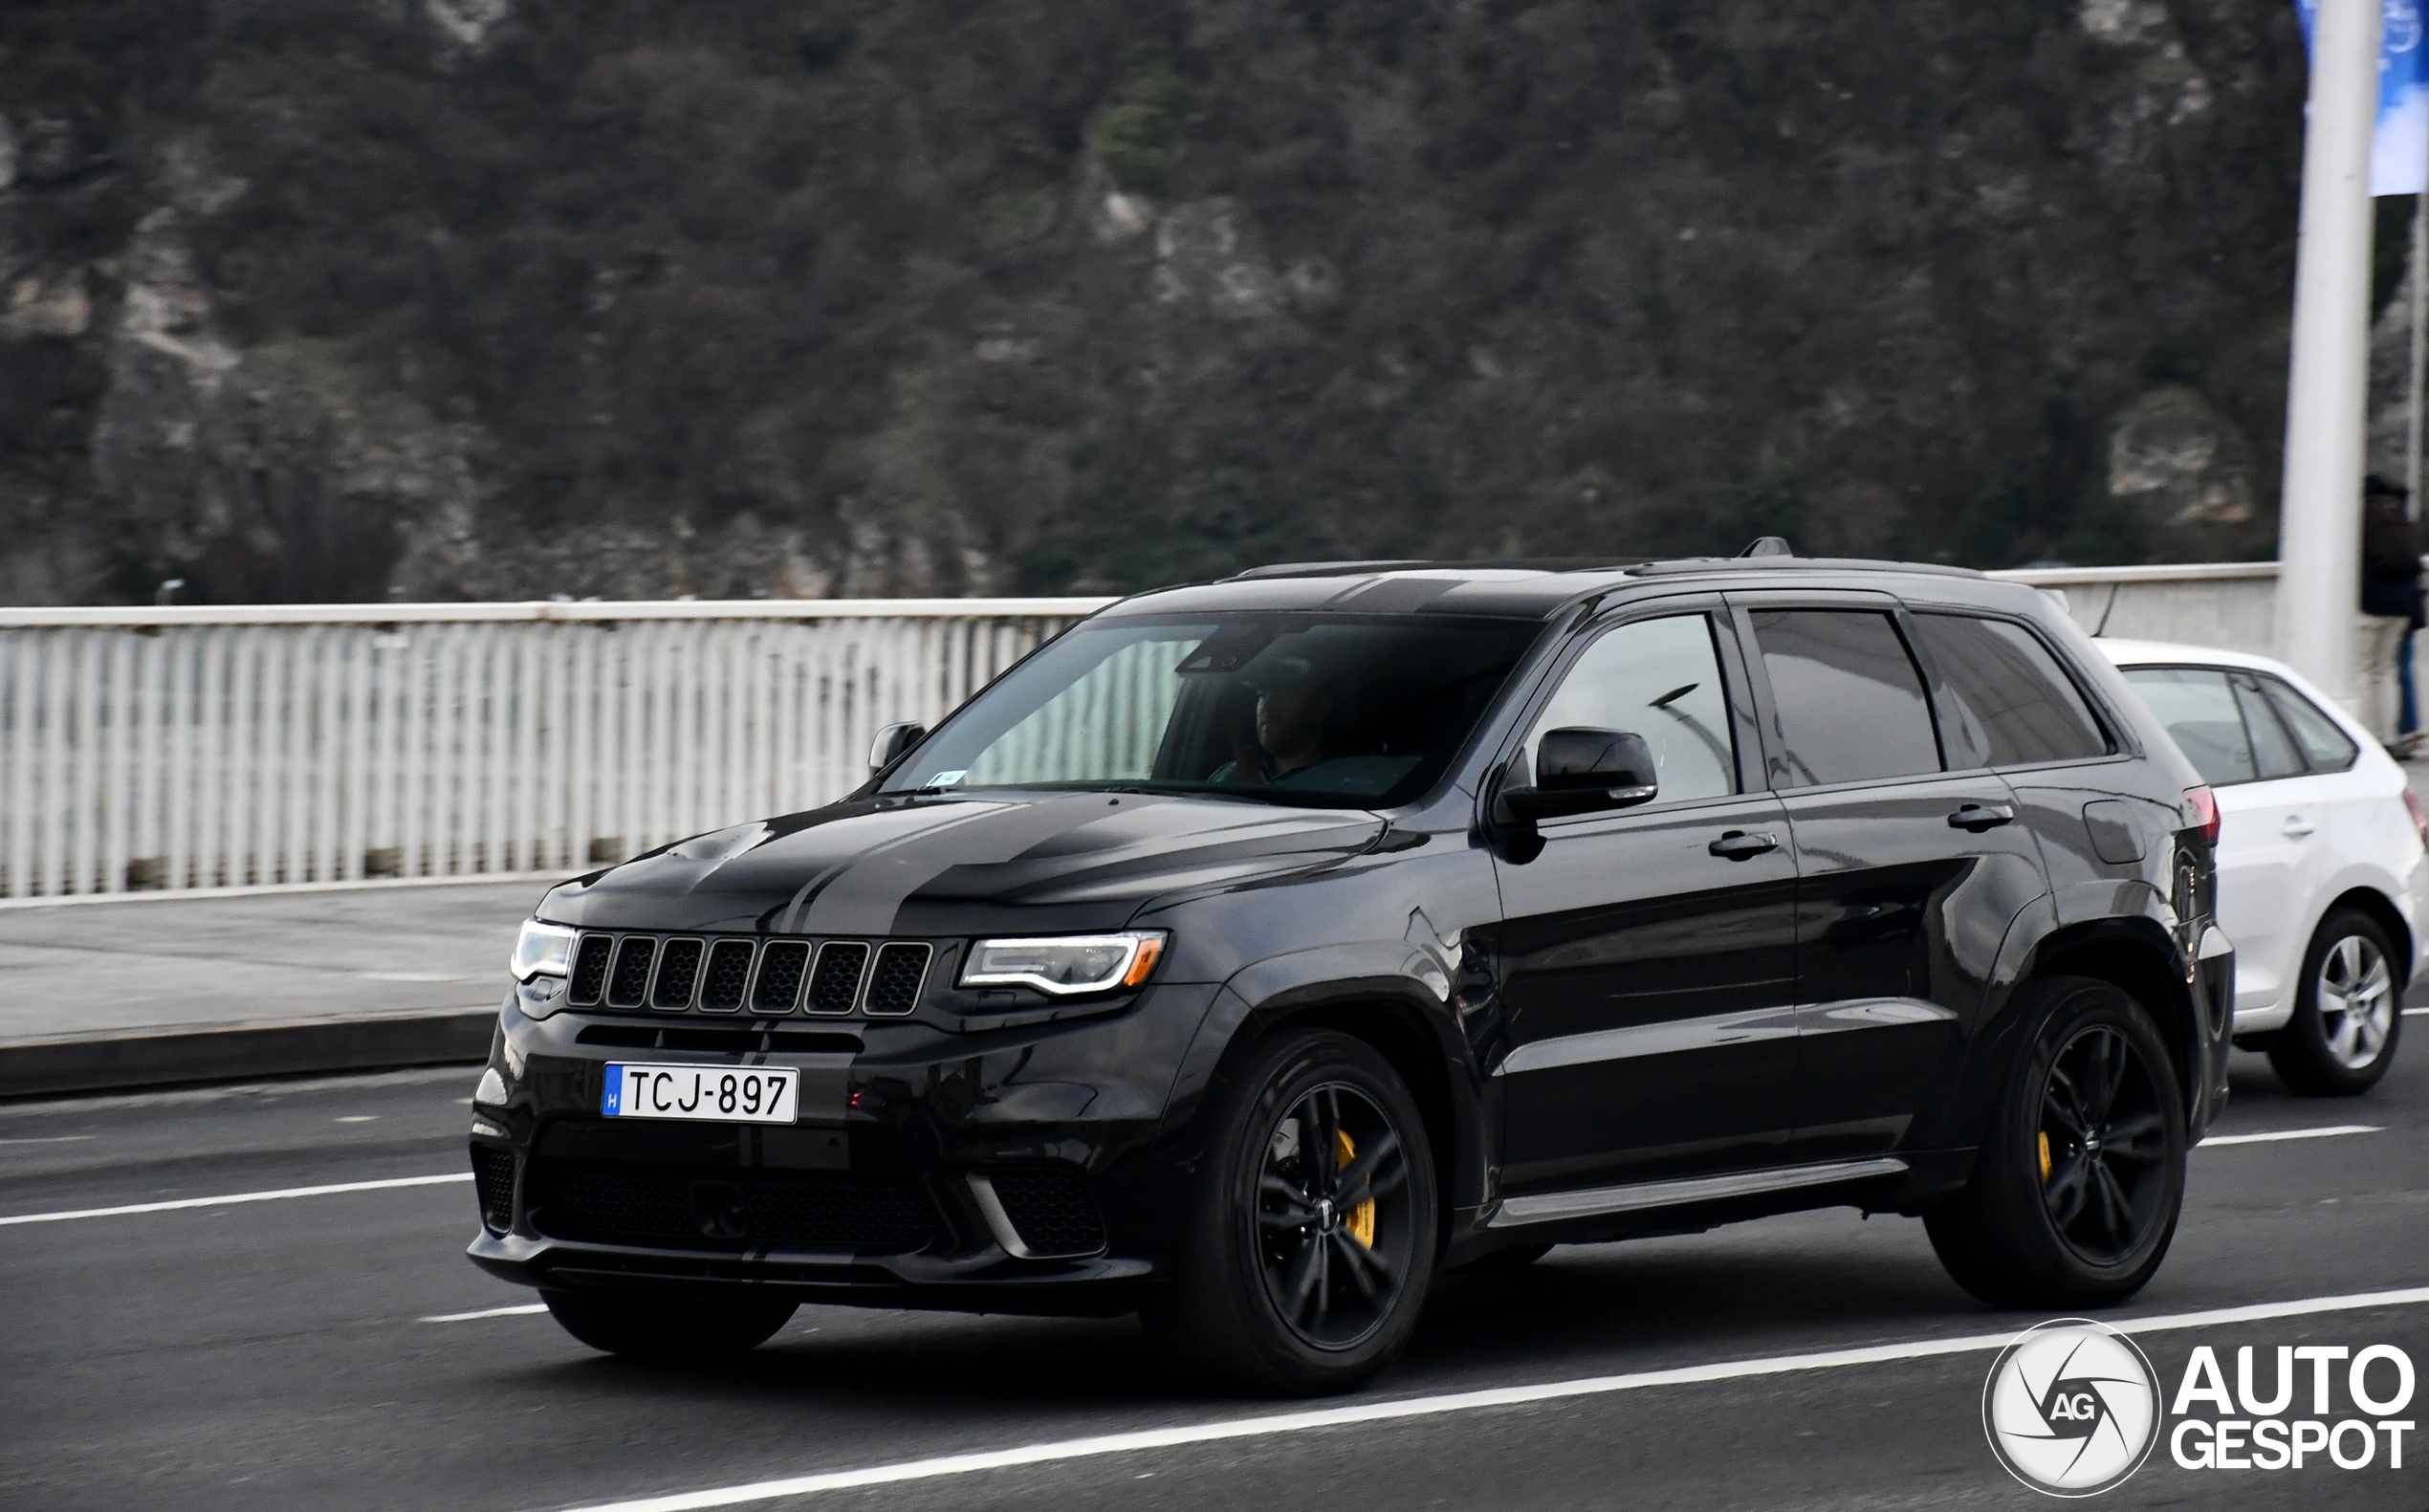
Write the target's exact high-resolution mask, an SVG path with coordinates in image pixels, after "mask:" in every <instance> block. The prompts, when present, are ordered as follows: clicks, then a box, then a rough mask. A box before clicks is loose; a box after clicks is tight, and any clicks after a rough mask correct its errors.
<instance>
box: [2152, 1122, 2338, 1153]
mask: <svg viewBox="0 0 2429 1512" xmlns="http://www.w3.org/2000/svg"><path fill="white" fill-rule="evenodd" d="M2385 1132H2386V1130H2385V1129H2381V1128H2379V1127H2378V1126H2377V1125H2376V1124H2323V1125H2322V1126H2320V1127H2319V1128H2317V1129H2270V1130H2269V1131H2268V1132H2266V1133H2265V1134H2212V1135H2211V1136H2210V1137H2209V1138H2207V1139H2205V1140H2203V1141H2201V1142H2200V1143H2199V1144H2198V1145H2196V1146H2194V1147H2193V1148H2194V1149H2196V1150H2207V1149H2209V1148H2210V1147H2211V1146H2212V1145H2265V1144H2270V1143H2273V1142H2274V1141H2277V1140H2281V1139H2332V1138H2334V1137H2335V1136H2336V1135H2338V1134H2383V1133H2385Z"/></svg>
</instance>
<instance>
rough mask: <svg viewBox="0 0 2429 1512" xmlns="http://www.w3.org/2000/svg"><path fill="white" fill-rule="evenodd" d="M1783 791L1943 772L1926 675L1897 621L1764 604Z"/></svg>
mask: <svg viewBox="0 0 2429 1512" xmlns="http://www.w3.org/2000/svg"><path fill="white" fill-rule="evenodd" d="M1749 618H1751V619H1752V621H1753V623H1754V635H1755V644H1756V645H1757V646H1760V647H1761V648H1762V667H1763V670H1764V672H1765V673H1766V674H1767V675H1768V676H1769V679H1770V682H1771V702H1772V706H1773V709H1774V711H1775V713H1776V717H1777V734H1778V736H1779V742H1780V748H1781V756H1782V759H1783V763H1784V765H1785V768H1786V770H1785V771H1784V772H1783V773H1781V774H1779V776H1778V785H1779V786H1783V787H1817V786H1821V785H1824V784H1827V783H1831V782H1863V781H1877V780H1881V779H1883V778H1900V777H1913V776H1915V775H1917V774H1919V773H1925V772H1937V771H1938V770H1939V769H1940V758H1939V742H1938V740H1937V738H1936V737H1935V736H1934V734H1933V730H1932V711H1931V705H1930V703H1929V702H1928V701H1927V700H1926V699H1925V698H1924V695H1923V678H1922V674H1921V673H1920V672H1918V671H1916V670H1915V659H1914V657H1913V656H1911V655H1909V654H1908V653H1907V649H1906V642H1905V641H1904V640H1903V639H1902V638H1900V636H1899V635H1898V633H1897V625H1896V622H1894V621H1893V620H1892V619H1891V617H1890V616H1889V615H1887V614H1882V613H1876V612H1873V611H1871V610H1861V609H1756V610H1753V611H1752V612H1751V614H1750V616H1749Z"/></svg>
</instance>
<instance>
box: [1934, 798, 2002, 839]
mask: <svg viewBox="0 0 2429 1512" xmlns="http://www.w3.org/2000/svg"><path fill="white" fill-rule="evenodd" d="M2015 821H2016V806H2015V805H2014V804H2013V803H1967V804H1965V805H1964V806H1963V807H1961V808H1959V810H1958V811H1957V812H1956V813H1954V814H1951V815H1949V816H1948V827H1949V828H1951V829H1964V830H1971V831H1973V832H1974V833H1975V834H1977V835H1979V834H1980V833H1981V832H1982V831H1983V830H1986V829H1997V828H1998V827H1999V826H2000V825H2002V824H2012V823H2014V822H2015Z"/></svg>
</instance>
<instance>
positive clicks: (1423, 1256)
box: [1146, 1030, 1439, 1396]
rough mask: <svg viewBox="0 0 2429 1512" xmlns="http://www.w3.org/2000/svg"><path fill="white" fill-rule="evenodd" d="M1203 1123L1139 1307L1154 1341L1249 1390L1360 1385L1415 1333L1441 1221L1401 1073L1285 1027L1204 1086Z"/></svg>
mask: <svg viewBox="0 0 2429 1512" xmlns="http://www.w3.org/2000/svg"><path fill="white" fill-rule="evenodd" d="M1207 1118H1208V1124H1207V1129H1208V1133H1207V1139H1208V1149H1207V1156H1206V1159H1205V1161H1204V1163H1203V1165H1202V1166H1201V1167H1200V1170H1201V1171H1202V1172H1203V1179H1202V1180H1201V1181H1200V1183H1199V1190H1198V1191H1197V1192H1196V1193H1195V1194H1193V1197H1192V1201H1191V1207H1190V1216H1189V1219H1188V1222H1187V1224H1186V1225H1185V1229H1184V1233H1183V1237H1182V1239H1181V1243H1180V1247H1179V1250H1178V1256H1179V1258H1178V1259H1177V1260H1175V1262H1174V1269H1173V1275H1172V1280H1171V1284H1170V1285H1169V1287H1168V1288H1167V1289H1166V1292H1165V1294H1164V1295H1163V1296H1162V1297H1160V1298H1159V1299H1158V1300H1157V1301H1156V1302H1155V1303H1154V1304H1151V1305H1150V1306H1149V1307H1148V1308H1147V1309H1146V1322H1147V1326H1148V1329H1149V1334H1150V1336H1151V1337H1152V1338H1153V1339H1154V1341H1155V1343H1156V1345H1157V1347H1158V1348H1159V1350H1160V1351H1161V1352H1162V1353H1163V1354H1164V1356H1165V1358H1166V1360H1167V1361H1168V1362H1169V1363H1170V1364H1171V1365H1172V1366H1174V1367H1175V1368H1177V1369H1178V1370H1182V1371H1183V1372H1185V1373H1187V1374H1189V1375H1192V1376H1194V1377H1196V1378H1198V1379H1201V1380H1205V1381H1209V1382H1211V1383H1214V1384H1216V1385H1219V1386H1224V1387H1229V1388H1233V1389H1238V1390H1245V1391H1256V1392H1263V1393H1271V1394H1282V1395H1294V1396H1307V1395H1317V1394H1322V1393H1325V1392H1332V1391H1348V1390H1350V1389H1352V1388H1354V1387H1356V1386H1358V1385H1360V1384H1362V1383H1364V1382H1365V1381H1367V1380H1368V1379H1370V1378H1371V1377H1372V1376H1373V1375H1374V1374H1375V1372H1376V1371H1378V1370H1382V1369H1383V1368H1384V1367H1385V1366H1387V1365H1389V1364H1390V1363H1391V1361H1392V1359H1393V1358H1394V1357H1395V1356H1397V1355H1398V1354H1399V1352H1400V1351H1401V1349H1402V1348H1404V1347H1406V1345H1407V1344H1408V1342H1409V1336H1410V1334H1411V1332H1412V1331H1413V1330H1414V1328H1415V1327H1416V1322H1417V1314H1418V1312H1419V1311H1420V1310H1421V1309H1422V1308H1423V1306H1424V1305H1425V1296H1426V1288H1427V1285H1428V1283H1429V1282H1430V1281H1431V1280H1432V1277H1433V1265H1434V1256H1435V1235H1436V1230H1437V1226H1438V1221H1439V1219H1438V1214H1437V1211H1436V1207H1435V1197H1434V1176H1433V1151H1432V1149H1431V1148H1430V1147H1429V1146H1428V1144H1427V1142H1426V1134H1425V1125H1424V1121H1423V1119H1422V1118H1421V1117H1420V1115H1419V1114H1418V1111H1417V1106H1416V1102H1415V1100H1414V1099H1413V1098H1411V1096H1410V1095H1409V1089H1408V1087H1407V1085H1405V1084H1404V1083H1402V1081H1401V1080H1400V1076H1399V1073H1398V1072H1396V1071H1394V1070H1393V1069H1392V1068H1391V1064H1390V1062H1388V1061H1386V1060H1385V1059H1384V1058H1383V1057H1382V1055H1380V1054H1379V1053H1377V1052H1376V1051H1375V1050H1374V1048H1373V1047H1372V1046H1370V1045H1368V1044H1367V1043H1365V1042H1364V1041H1358V1040H1353V1039H1351V1038H1350V1037H1349V1036H1347V1035H1344V1034H1338V1033H1335V1032H1333V1031H1330V1030H1301V1031H1295V1032H1284V1033H1282V1034H1280V1035H1277V1036H1276V1037H1275V1038H1274V1039H1272V1040H1270V1041H1266V1042H1264V1043H1261V1044H1258V1045H1257V1046H1255V1047H1253V1048H1252V1049H1251V1050H1250V1051H1249V1053H1248V1055H1247V1057H1246V1059H1245V1061H1244V1062H1243V1063H1242V1064H1240V1065H1239V1066H1238V1067H1237V1069H1236V1071H1234V1072H1232V1073H1229V1074H1227V1075H1226V1076H1225V1077H1223V1078H1222V1079H1221V1080H1220V1081H1218V1083H1217V1085H1216V1087H1215V1095H1214V1097H1213V1098H1212V1099H1210V1102H1209V1107H1208V1112H1207ZM1327 1130H1329V1131H1330V1133H1331V1135H1332V1137H1331V1138H1330V1139H1329V1140H1327V1139H1326V1138H1325V1137H1324V1134H1325V1132H1326V1131H1327ZM1311 1135H1312V1136H1313V1137H1312V1138H1311V1137H1310V1136H1311ZM1345 1157H1346V1163H1345ZM1360 1194H1364V1195H1366V1196H1367V1197H1368V1200H1369V1201H1370V1203H1371V1206H1368V1205H1367V1204H1364V1203H1360V1202H1358V1201H1355V1200H1353V1199H1354V1198H1355V1197H1357V1196H1358V1195H1360ZM1337 1197H1338V1198H1343V1199H1345V1200H1341V1201H1338V1202H1336V1201H1335V1200H1334V1199H1335V1198H1337Z"/></svg>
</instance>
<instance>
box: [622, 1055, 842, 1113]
mask: <svg viewBox="0 0 2429 1512" xmlns="http://www.w3.org/2000/svg"><path fill="white" fill-rule="evenodd" d="M800 1106H801V1073H800V1071H799V1069H797V1068H795V1067H792V1066H783V1065H755V1066H730V1065H623V1064H611V1065H609V1066H608V1067H607V1086H606V1090H605V1092H604V1093H603V1094H602V1096H601V1098H600V1100H599V1110H600V1111H601V1112H602V1113H604V1114H606V1115H607V1116H608V1117H609V1118H678V1119H687V1120H689V1121H690V1122H693V1123H707V1124H790V1123H792V1122H794V1120H795V1118H796V1117H797V1116H798V1114H799V1109H800Z"/></svg>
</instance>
